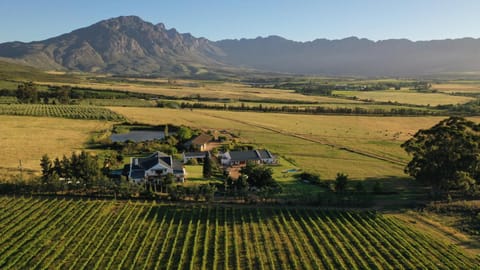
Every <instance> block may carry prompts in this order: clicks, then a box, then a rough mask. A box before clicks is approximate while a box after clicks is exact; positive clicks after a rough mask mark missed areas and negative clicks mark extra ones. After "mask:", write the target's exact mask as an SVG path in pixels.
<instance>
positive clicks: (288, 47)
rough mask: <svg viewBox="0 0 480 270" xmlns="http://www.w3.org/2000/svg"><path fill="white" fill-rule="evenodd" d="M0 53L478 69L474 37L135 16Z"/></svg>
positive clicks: (218, 65)
mask: <svg viewBox="0 0 480 270" xmlns="http://www.w3.org/2000/svg"><path fill="white" fill-rule="evenodd" d="M0 57H5V58H9V59H15V60H16V61H18V62H20V63H24V64H28V65H31V66H34V67H38V68H41V69H50V70H51V69H53V70H72V71H84V72H85V71H86V72H100V73H113V74H120V75H125V74H127V75H132V74H133V75H159V76H192V75H199V74H205V73H209V72H215V71H221V70H230V71H232V70H235V69H253V70H258V71H264V72H279V73H289V74H307V75H310V74H311V75H334V76H338V75H340V76H342V75H344V76H349V75H354V76H404V75H407V76H410V75H429V74H442V73H455V72H458V73H461V72H478V71H480V39H475V38H462V39H445V40H431V41H411V40H408V39H386V40H377V41H373V40H369V39H366V38H358V37H354V36H352V37H347V38H343V39H334V40H329V39H323V38H319V39H315V40H312V41H304V42H302V41H292V40H289V39H286V38H283V37H281V36H277V35H271V36H267V37H257V38H254V39H246V38H241V39H225V40H220V41H215V42H214V41H210V40H208V39H206V38H203V37H200V38H197V37H194V36H193V35H191V34H190V33H179V32H178V31H177V30H176V29H175V28H170V29H167V28H166V27H165V25H164V24H163V23H157V24H152V23H150V22H146V21H143V20H142V19H141V18H140V17H137V16H120V17H116V18H111V19H107V20H102V21H99V22H97V23H95V24H92V25H90V26H87V27H83V28H79V29H76V30H73V31H71V32H70V33H66V34H62V35H59V36H56V37H52V38H49V39H46V40H43V41H34V42H28V43H23V42H7V43H2V44H0Z"/></svg>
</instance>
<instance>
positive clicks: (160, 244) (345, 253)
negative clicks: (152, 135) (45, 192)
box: [0, 197, 478, 269]
mask: <svg viewBox="0 0 480 270" xmlns="http://www.w3.org/2000/svg"><path fill="white" fill-rule="evenodd" d="M0 206H1V208H0V216H1V219H0V220H1V221H0V226H1V228H2V238H1V239H0V268H2V269H10V268H15V269H112V268H115V269H459V268H460V269H473V268H474V267H475V266H476V265H477V264H478V261H476V260H475V259H474V258H471V257H469V255H466V254H465V253H463V251H461V250H460V249H458V248H455V247H453V246H451V245H450V244H449V243H448V242H444V241H443V240H441V239H438V238H433V237H430V236H429V235H428V234H424V233H423V232H420V231H416V230H415V229H413V228H411V227H409V225H407V224H406V223H403V222H402V221H400V220H399V219H396V218H394V217H388V216H383V215H380V214H375V213H374V212H354V211H338V210H317V209H313V208H306V209H305V208H302V209H301V208H291V207H288V208H285V207H278V208H262V207H260V208H258V207H255V208H253V207H222V206H216V207H202V206H197V207H193V208H192V207H181V206H176V207H175V206H163V205H159V204H156V203H155V202H153V203H141V202H115V201H86V200H64V199H33V198H18V199H15V198H12V197H1V198H0Z"/></svg>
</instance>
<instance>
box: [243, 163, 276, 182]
mask: <svg viewBox="0 0 480 270" xmlns="http://www.w3.org/2000/svg"><path fill="white" fill-rule="evenodd" d="M240 173H241V174H242V175H244V176H246V177H247V182H248V184H249V185H250V186H251V187H256V188H262V187H265V186H274V185H276V182H275V180H274V179H273V177H272V175H273V171H272V169H271V168H268V167H265V166H260V165H257V164H255V163H253V162H248V163H247V166H245V167H243V168H242V169H241V170H240Z"/></svg>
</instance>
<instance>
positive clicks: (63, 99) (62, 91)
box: [55, 86, 71, 104]
mask: <svg viewBox="0 0 480 270" xmlns="http://www.w3.org/2000/svg"><path fill="white" fill-rule="evenodd" d="M70 92H71V87H70V86H62V87H60V88H58V89H57V90H56V93H55V96H56V98H57V100H58V102H59V103H60V104H68V103H70Z"/></svg>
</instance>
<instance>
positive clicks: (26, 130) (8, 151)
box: [0, 115, 111, 175]
mask: <svg viewBox="0 0 480 270" xmlns="http://www.w3.org/2000/svg"><path fill="white" fill-rule="evenodd" d="M0 122H1V125H0V141H1V142H2V154H1V155H0V164H2V165H1V168H0V174H7V175H12V174H18V173H19V169H18V166H19V161H20V160H21V161H22V165H23V168H24V169H25V172H28V171H30V170H33V171H37V172H38V170H39V169H40V158H41V157H42V155H44V154H48V155H49V156H50V157H53V158H54V157H61V156H62V155H63V154H67V155H69V154H71V152H72V151H75V150H81V149H83V148H84V147H85V143H87V141H88V139H89V138H90V137H91V135H92V133H94V132H96V131H100V130H105V129H109V128H110V127H111V123H110V122H103V121H92V120H69V119H61V118H48V117H27V116H4V115H2V116H0Z"/></svg>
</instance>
